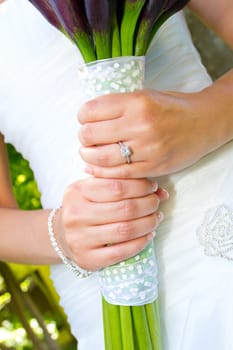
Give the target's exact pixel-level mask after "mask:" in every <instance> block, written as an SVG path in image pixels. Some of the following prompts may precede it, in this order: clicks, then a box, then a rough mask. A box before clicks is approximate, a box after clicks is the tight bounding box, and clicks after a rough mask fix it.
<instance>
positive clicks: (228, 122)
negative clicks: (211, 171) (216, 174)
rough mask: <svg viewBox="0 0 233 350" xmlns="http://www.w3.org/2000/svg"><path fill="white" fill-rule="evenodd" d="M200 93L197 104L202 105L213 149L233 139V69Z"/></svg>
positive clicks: (202, 113) (201, 114)
mask: <svg viewBox="0 0 233 350" xmlns="http://www.w3.org/2000/svg"><path fill="white" fill-rule="evenodd" d="M199 95H200V96H199V98H197V99H196V104H199V106H201V107H200V108H201V112H200V116H203V118H204V119H205V121H204V123H206V125H205V127H206V131H207V135H206V137H207V141H208V137H209V138H210V139H209V147H210V149H209V151H212V150H214V149H216V148H218V147H220V146H221V145H223V144H225V143H227V142H229V141H230V140H232V139H233V69H232V70H230V71H229V72H228V73H226V74H225V75H223V76H222V77H221V78H219V79H218V80H216V81H215V82H214V83H213V84H212V85H211V86H209V87H208V88H206V89H204V90H203V91H202V92H200V94H199ZM197 110H198V108H197Z"/></svg>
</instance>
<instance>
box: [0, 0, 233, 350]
mask: <svg viewBox="0 0 233 350" xmlns="http://www.w3.org/2000/svg"><path fill="white" fill-rule="evenodd" d="M1 2H2V1H1ZM190 7H191V8H192V9H193V10H194V11H195V12H196V13H197V14H198V15H199V16H200V17H201V18H202V19H203V20H204V21H205V22H206V23H208V24H209V25H210V26H212V27H213V28H214V29H215V30H216V31H217V32H218V33H219V34H220V35H221V36H222V37H223V39H224V40H225V41H226V43H228V44H229V45H230V46H233V36H232V33H233V28H232V26H233V25H232V14H233V4H232V1H231V0H223V1H221V3H220V2H219V1H217V0H210V1H208V2H207V1H206V2H203V1H201V0H191V1H190ZM0 43H1V55H0V77H1V78H0V132H1V134H2V136H1V137H0V188H1V191H0V217H1V220H0V232H1V245H0V258H1V259H2V260H5V261H14V262H23V263H32V264H51V278H52V280H53V281H54V285H55V287H56V289H57V291H58V293H59V295H60V298H61V299H60V300H61V304H62V306H63V307H64V309H65V312H66V313H67V315H68V319H69V322H70V324H71V328H72V332H73V334H74V335H75V336H76V337H77V339H78V341H79V350H93V349H98V350H103V349H104V345H103V329H102V315H101V296H100V291H99V284H98V279H97V276H96V275H95V273H93V274H90V276H89V277H88V278H83V279H80V278H77V277H76V276H75V275H74V274H73V272H71V271H69V270H68V269H67V266H66V264H62V263H61V260H60V257H59V254H57V251H56V250H54V247H53V246H52V245H51V244H50V240H49V235H48V232H47V231H48V229H47V220H48V216H49V217H50V219H51V214H50V212H51V208H57V207H59V206H60V205H61V204H62V208H61V209H59V210H57V211H56V212H55V211H53V214H54V215H53V216H54V217H53V231H54V232H55V233H54V234H55V236H56V239H57V241H58V243H59V246H60V247H62V251H63V252H64V253H65V255H67V256H68V257H69V258H71V259H72V260H74V261H75V263H76V264H77V265H79V266H80V267H81V268H82V269H83V270H80V271H81V272H80V273H82V272H84V270H87V271H96V270H98V269H100V268H102V267H104V266H107V265H111V264H113V263H115V262H118V261H121V260H124V259H126V258H128V257H130V256H132V255H135V254H137V253H138V252H139V251H141V250H142V249H143V248H144V247H145V246H146V245H147V244H148V241H150V240H152V239H153V238H154V235H153V232H154V229H155V228H156V231H157V236H156V238H155V247H156V256H157V260H158V270H159V300H160V308H161V321H162V336H163V349H164V350H194V349H195V350H196V349H200V350H208V349H211V350H219V349H221V350H231V349H232V348H233V339H232V319H233V316H232V315H233V302H232V293H233V278H232V276H233V264H232V260H233V188H232V183H233V163H232V159H233V141H232V140H233V105H232V92H233V72H232V71H229V72H228V73H226V74H225V75H224V76H222V77H221V78H220V79H218V80H217V81H215V82H214V83H212V82H211V79H210V77H209V76H208V74H207V72H206V70H205V68H204V67H203V65H202V64H201V61H200V57H199V55H198V53H197V51H196V50H195V48H194V46H193V44H192V41H191V38H190V34H189V32H188V29H187V26H186V23H185V20H184V17H183V15H182V13H181V12H180V13H178V14H176V15H174V16H173V17H171V18H170V19H169V20H168V21H167V22H166V23H165V24H164V25H163V26H162V27H161V28H160V30H159V32H158V33H157V35H156V36H155V38H154V40H153V42H152V45H151V47H150V50H149V52H148V55H147V57H146V74H145V75H146V76H145V87H146V89H145V90H143V91H140V92H134V93H129V94H116V95H108V96H107V95H106V96H101V97H98V98H97V99H95V100H92V101H89V102H85V99H84V96H83V91H82V84H81V81H80V78H79V77H78V74H77V71H78V67H79V66H80V64H83V61H82V57H81V55H80V53H79V52H78V50H77V49H76V47H74V46H73V45H72V43H71V42H70V41H69V40H67V39H66V38H65V36H63V35H62V34H61V33H59V32H58V31H57V30H56V29H54V28H53V27H52V26H51V25H50V24H48V23H47V22H46V21H45V20H44V18H43V17H42V16H41V15H40V14H39V12H38V11H37V10H36V9H35V8H34V7H33V6H32V5H31V4H30V3H29V1H27V0H6V1H4V2H3V3H2V4H1V6H0ZM84 102H85V103H84ZM77 113H78V123H77V118H76V116H77ZM109 120H111V123H109V122H108V121H109ZM77 131H78V135H79V136H78V139H77ZM121 140H123V141H124V144H125V145H126V146H128V147H129V149H130V150H132V153H131V154H130V162H131V163H130V164H128V163H127V162H126V160H127V159H124V157H122V155H121V153H120V148H119V145H118V144H117V143H118V142H119V141H121ZM3 141H5V142H10V143H12V144H13V145H14V146H15V147H16V149H17V150H18V151H20V152H21V153H22V154H23V156H24V157H25V158H26V159H28V160H29V161H30V165H31V168H32V169H33V171H34V174H35V178H36V180H37V182H38V186H39V189H40V191H41V201H42V205H43V208H44V209H43V210H39V211H33V212H31V211H30V212H27V211H19V210H18V209H17V205H16V203H15V200H14V198H13V194H12V189H11V185H10V180H9V174H8V168H7V157H6V151H5V148H4V144H3ZM103 144H106V145H107V146H103ZM81 158H82V160H81ZM84 162H85V164H86V165H85V166H84ZM89 175H91V176H89ZM93 175H94V176H93ZM147 178H150V180H147ZM165 189H166V190H165ZM168 192H169V198H168ZM103 204H104V205H103ZM163 217H164V220H163ZM103 226H104V227H103ZM103 232H104V234H103ZM50 233H51V232H50ZM84 236H85V237H84ZM109 243H114V244H113V245H111V244H109ZM56 249H57V246H56ZM119 350H120V349H119ZM145 350H146V349H145Z"/></svg>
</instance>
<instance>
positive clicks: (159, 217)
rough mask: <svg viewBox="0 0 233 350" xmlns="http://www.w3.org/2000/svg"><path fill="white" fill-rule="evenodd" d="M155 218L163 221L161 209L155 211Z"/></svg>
mask: <svg viewBox="0 0 233 350" xmlns="http://www.w3.org/2000/svg"><path fill="white" fill-rule="evenodd" d="M157 218H158V220H159V222H161V221H163V219H164V214H163V213H162V212H161V211H158V213H157Z"/></svg>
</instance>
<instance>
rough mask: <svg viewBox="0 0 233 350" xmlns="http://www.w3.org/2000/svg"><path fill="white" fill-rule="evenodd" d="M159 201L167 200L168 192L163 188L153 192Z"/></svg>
mask: <svg viewBox="0 0 233 350" xmlns="http://www.w3.org/2000/svg"><path fill="white" fill-rule="evenodd" d="M155 193H156V194H157V196H158V197H159V199H160V200H161V201H164V200H167V199H168V198H169V193H168V191H167V190H165V189H164V188H158V190H157V191H156V192H155Z"/></svg>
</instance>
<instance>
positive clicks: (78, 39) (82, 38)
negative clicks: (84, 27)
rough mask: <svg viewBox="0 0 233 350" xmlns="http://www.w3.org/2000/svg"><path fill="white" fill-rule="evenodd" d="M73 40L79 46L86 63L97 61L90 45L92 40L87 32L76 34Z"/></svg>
mask: <svg viewBox="0 0 233 350" xmlns="http://www.w3.org/2000/svg"><path fill="white" fill-rule="evenodd" d="M73 40H74V41H75V44H76V45H77V46H78V48H79V50H80V52H81V55H82V57H83V59H84V61H85V62H86V63H88V62H92V61H96V55H95V53H94V50H93V48H92V45H90V38H89V36H88V35H87V34H86V33H85V32H77V33H75V34H74V38H73Z"/></svg>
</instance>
